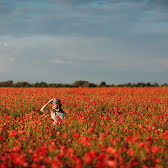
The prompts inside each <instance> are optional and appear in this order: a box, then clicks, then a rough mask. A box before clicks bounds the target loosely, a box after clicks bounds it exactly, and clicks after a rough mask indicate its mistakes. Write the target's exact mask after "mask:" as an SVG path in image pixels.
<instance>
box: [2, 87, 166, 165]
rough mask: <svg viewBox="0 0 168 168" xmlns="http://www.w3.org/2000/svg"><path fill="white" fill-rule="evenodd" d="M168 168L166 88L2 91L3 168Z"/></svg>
mask: <svg viewBox="0 0 168 168" xmlns="http://www.w3.org/2000/svg"><path fill="white" fill-rule="evenodd" d="M51 98H59V99H61V102H62V108H63V110H64V111H65V112H66V116H65V118H64V120H63V121H60V122H58V123H57V124H56V125H55V126H52V120H51V117H50V116H49V115H44V114H43V113H42V112H40V108H41V107H42V106H43V105H44V104H46V103H47V102H48V101H49V100H50V99H51ZM47 108H48V109H51V105H48V106H47ZM167 166H168V87H144V88H140V87H139V88H129V87H107V88H87V87H84V88H0V168H13V167H18V168H19V167H25V168H26V167H31V168H47V167H51V168H71V167H76V168H83V167H84V168H93V167H96V168H106V167H107V168H108V167H109V168H111V167H112V168H113V167H114V168H127V167H128V168H132V167H136V168H164V167H167Z"/></svg>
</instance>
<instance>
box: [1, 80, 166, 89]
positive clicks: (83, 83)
mask: <svg viewBox="0 0 168 168" xmlns="http://www.w3.org/2000/svg"><path fill="white" fill-rule="evenodd" d="M157 86H168V84H167V83H164V84H162V85H159V84H158V83H154V84H151V83H149V82H148V83H143V82H139V83H136V84H135V83H126V84H118V85H115V84H110V85H108V84H106V82H104V81H103V82H101V83H100V84H94V83H90V82H88V81H84V80H78V81H74V82H73V83H72V84H62V83H58V84H57V83H46V82H36V83H32V84H30V83H28V82H16V83H14V82H13V81H12V80H9V81H2V82H0V87H49V88H52V87H157Z"/></svg>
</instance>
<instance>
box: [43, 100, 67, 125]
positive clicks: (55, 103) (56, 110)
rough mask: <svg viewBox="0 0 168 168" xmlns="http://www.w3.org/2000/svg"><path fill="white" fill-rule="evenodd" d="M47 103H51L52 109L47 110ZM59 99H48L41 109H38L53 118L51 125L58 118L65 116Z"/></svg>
mask: <svg viewBox="0 0 168 168" xmlns="http://www.w3.org/2000/svg"><path fill="white" fill-rule="evenodd" d="M48 104H52V109H51V110H48V109H46V106H47V105H48ZM61 105H62V104H61V101H60V99H56V98H53V99H50V100H49V101H48V102H47V103H46V104H45V105H44V106H43V107H42V108H41V109H40V111H41V112H43V113H45V114H50V116H51V119H52V120H53V125H55V123H56V122H57V121H58V119H61V120H63V119H64V117H65V112H64V111H63V110H62V108H61Z"/></svg>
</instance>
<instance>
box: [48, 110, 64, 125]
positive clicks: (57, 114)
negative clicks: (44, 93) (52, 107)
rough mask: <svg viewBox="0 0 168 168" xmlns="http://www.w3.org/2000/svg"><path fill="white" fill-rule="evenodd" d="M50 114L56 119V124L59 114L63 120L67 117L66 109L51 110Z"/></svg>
mask: <svg viewBox="0 0 168 168" xmlns="http://www.w3.org/2000/svg"><path fill="white" fill-rule="evenodd" d="M50 115H51V118H52V119H53V120H54V122H53V124H52V125H55V123H56V122H57V116H59V117H60V119H61V120H63V119H64V117H65V113H64V111H62V112H58V111H55V112H52V111H51V112H50Z"/></svg>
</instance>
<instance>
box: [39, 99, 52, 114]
mask: <svg viewBox="0 0 168 168" xmlns="http://www.w3.org/2000/svg"><path fill="white" fill-rule="evenodd" d="M52 101H53V99H50V100H49V101H48V102H47V103H46V104H45V105H44V106H43V107H41V109H40V111H41V112H43V113H45V114H50V111H49V110H48V109H45V108H46V106H47V105H48V104H50V103H51V102H52Z"/></svg>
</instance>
